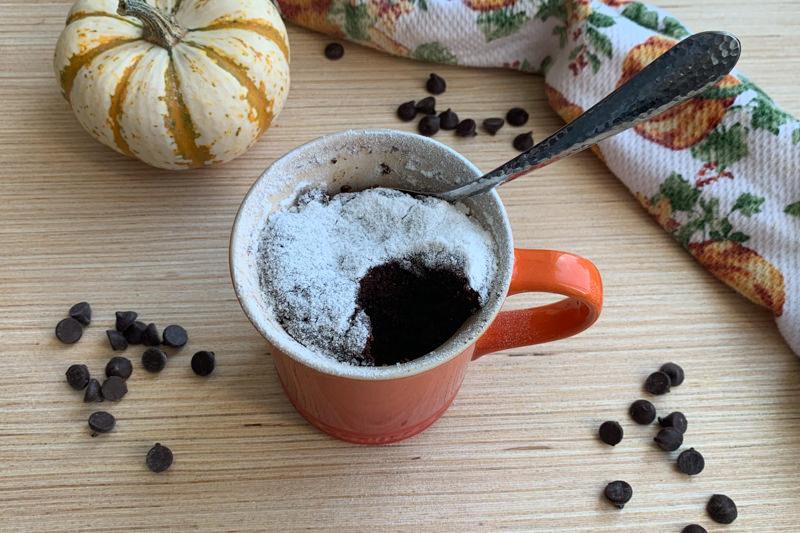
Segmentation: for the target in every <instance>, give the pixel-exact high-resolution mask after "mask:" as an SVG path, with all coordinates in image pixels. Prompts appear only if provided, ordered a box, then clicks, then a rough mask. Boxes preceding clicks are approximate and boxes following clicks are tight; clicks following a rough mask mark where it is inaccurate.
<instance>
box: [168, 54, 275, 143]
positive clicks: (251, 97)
mask: <svg viewBox="0 0 800 533" xmlns="http://www.w3.org/2000/svg"><path fill="white" fill-rule="evenodd" d="M184 44H186V45H189V46H191V47H193V48H197V49H198V50H200V51H202V52H203V53H204V54H206V56H208V58H209V59H211V60H212V61H213V62H214V63H215V64H216V65H217V66H218V67H219V68H221V69H222V70H224V71H225V72H227V73H228V74H230V75H231V76H233V77H234V78H235V79H236V81H237V82H239V84H240V85H241V86H242V87H244V88H245V89H246V90H247V103H248V104H249V105H250V109H251V110H253V111H255V113H256V116H255V120H253V119H252V118H251V120H253V121H254V122H255V121H258V135H261V134H262V133H264V132H265V131H266V130H267V128H269V125H270V124H271V123H272V106H273V103H272V102H271V101H270V100H269V99H268V98H267V96H266V94H265V93H264V88H263V86H262V87H258V86H257V85H256V83H255V82H254V81H253V80H252V79H251V78H250V76H248V74H247V68H246V67H244V66H242V65H240V64H239V63H237V62H236V61H234V60H233V59H231V58H230V57H228V56H227V55H225V54H224V53H222V52H220V51H219V50H216V49H214V48H213V47H211V46H207V45H202V44H198V43H195V42H191V41H184Z"/></svg>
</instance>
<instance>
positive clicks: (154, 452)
mask: <svg viewBox="0 0 800 533" xmlns="http://www.w3.org/2000/svg"><path fill="white" fill-rule="evenodd" d="M145 463H146V464H147V468H149V469H150V471H151V472H156V473H158V472H163V471H164V470H166V469H167V468H169V467H170V466H172V450H170V449H169V448H167V447H166V446H162V445H161V444H160V443H158V442H156V445H155V446H153V447H152V448H150V450H149V451H148V452H147V458H146V459H145Z"/></svg>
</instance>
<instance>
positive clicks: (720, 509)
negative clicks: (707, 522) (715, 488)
mask: <svg viewBox="0 0 800 533" xmlns="http://www.w3.org/2000/svg"><path fill="white" fill-rule="evenodd" d="M706 512H707V513H708V516H710V517H711V520H713V521H714V522H717V523H719V524H730V523H731V522H733V521H734V520H736V517H737V516H739V511H738V510H737V509H736V504H735V503H734V502H733V500H731V499H730V498H728V497H727V496H725V495H724V494H714V495H713V496H712V497H711V499H710V500H708V504H706Z"/></svg>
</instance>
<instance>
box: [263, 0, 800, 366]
mask: <svg viewBox="0 0 800 533" xmlns="http://www.w3.org/2000/svg"><path fill="white" fill-rule="evenodd" d="M278 3H279V4H280V7H281V9H282V12H283V15H284V17H285V18H287V19H288V20H291V21H293V22H296V23H297V24H300V25H303V26H306V27H309V28H312V29H315V30H318V31H322V32H325V33H328V34H331V35H335V36H341V37H345V38H348V39H350V40H353V41H355V42H358V43H360V44H364V45H367V46H372V47H375V48H378V49H381V50H384V51H386V52H390V53H393V54H396V55H402V56H409V57H412V58H416V59H421V60H426V61H434V62H441V63H452V64H459V65H470V66H476V67H500V66H504V67H508V68H514V69H519V70H523V71H526V72H535V73H541V74H544V76H545V80H546V91H547V98H548V100H549V102H550V104H551V105H552V106H553V107H554V108H555V110H556V111H557V112H558V113H559V114H560V115H561V117H562V118H564V120H567V121H569V120H572V119H573V118H574V117H575V116H576V115H578V114H580V113H581V112H582V110H583V109H586V108H588V107H590V106H591V105H593V104H594V103H595V102H597V101H598V100H600V99H601V98H602V97H603V96H605V95H606V94H607V93H609V92H611V91H612V90H613V89H614V88H615V87H616V86H617V85H618V84H620V83H622V82H624V81H625V80H627V79H628V78H629V77H630V76H633V75H634V74H636V73H637V72H638V71H639V70H641V69H642V68H643V67H644V66H645V65H647V64H648V63H649V62H650V61H652V60H653V59H655V58H656V57H658V56H659V55H660V54H662V53H663V52H664V51H665V50H667V49H668V48H669V47H671V46H672V45H673V44H674V43H675V42H676V41H677V40H678V39H680V38H682V37H685V36H686V35H688V33H689V32H688V31H687V29H686V28H685V27H684V26H683V25H682V24H681V23H680V22H679V21H678V20H676V19H675V18H673V17H671V16H669V15H668V14H667V13H665V12H663V11H662V10H660V9H658V8H655V7H652V6H649V5H645V4H642V3H639V2H632V1H630V0H604V1H602V2H600V1H590V0H463V1H462V0H278ZM596 152H597V153H598V155H599V156H600V157H601V159H602V160H603V161H604V162H605V163H606V165H608V167H609V168H610V169H611V171H612V172H613V173H614V174H616V175H617V176H618V177H619V179H621V180H622V181H623V182H624V183H625V185H627V186H628V188H629V189H630V190H631V191H632V192H633V193H634V194H635V196H636V198H637V199H638V200H639V201H640V202H641V203H642V205H643V206H644V207H645V209H647V210H648V211H649V212H650V213H651V214H652V215H653V216H654V217H655V219H656V220H657V221H658V223H659V224H660V225H661V226H662V227H663V228H664V229H665V230H666V231H668V232H670V233H671V234H672V235H673V236H674V237H675V238H676V239H677V240H678V242H680V244H681V245H683V246H684V247H685V248H686V249H687V250H688V251H689V253H691V254H692V255H693V256H694V257H695V258H696V259H697V261H699V262H700V264H702V265H703V266H704V267H705V268H707V269H708V270H709V271H710V272H711V273H712V274H714V275H715V276H716V277H717V278H719V279H720V280H722V281H723V282H725V283H727V284H728V285H730V286H731V287H732V288H733V289H735V290H736V291H738V292H739V293H741V294H742V295H743V296H745V297H746V298H748V299H750V300H751V301H753V302H755V303H756V304H758V305H761V306H764V307H766V308H768V309H770V310H772V312H773V313H775V316H776V317H777V321H778V326H779V327H780V329H781V332H782V333H783V335H784V337H785V338H786V340H787V341H788V342H789V345H790V346H791V347H792V349H793V350H794V351H795V353H798V354H800V122H799V121H798V120H797V119H795V118H794V117H792V116H791V115H789V114H787V113H785V112H784V111H782V110H780V109H779V108H778V107H777V106H776V105H775V103H774V102H773V101H772V99H771V98H770V97H769V96H767V95H766V94H765V93H764V92H763V91H762V90H761V89H759V88H758V87H757V86H756V85H754V84H753V83H752V82H750V81H749V80H748V79H747V78H745V77H744V76H743V75H741V74H740V73H735V74H734V75H731V76H726V77H725V78H724V79H723V80H722V81H720V82H719V83H718V84H717V86H716V87H714V88H712V89H710V90H708V91H706V92H705V93H704V94H702V95H701V96H699V97H697V98H694V99H693V100H691V101H689V102H686V103H684V104H682V105H680V106H677V107H675V108H673V109H671V110H669V111H668V112H666V113H664V114H663V115H661V116H658V117H656V118H654V119H653V120H650V121H649V122H647V123H645V124H642V125H640V126H637V127H636V128H634V129H632V130H628V131H626V132H624V133H622V134H620V135H617V136H615V137H613V138H611V139H609V140H607V141H604V142H603V143H601V144H600V146H599V150H597V151H596Z"/></svg>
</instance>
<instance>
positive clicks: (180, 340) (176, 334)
mask: <svg viewBox="0 0 800 533" xmlns="http://www.w3.org/2000/svg"><path fill="white" fill-rule="evenodd" d="M342 192H344V191H342ZM161 338H162V339H164V344H165V345H167V346H172V347H173V348H183V347H184V346H185V345H186V343H187V342H189V334H188V333H186V330H185V329H183V328H182V327H181V326H178V325H176V324H172V325H170V326H167V327H166V328H164V333H162V335H161Z"/></svg>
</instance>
